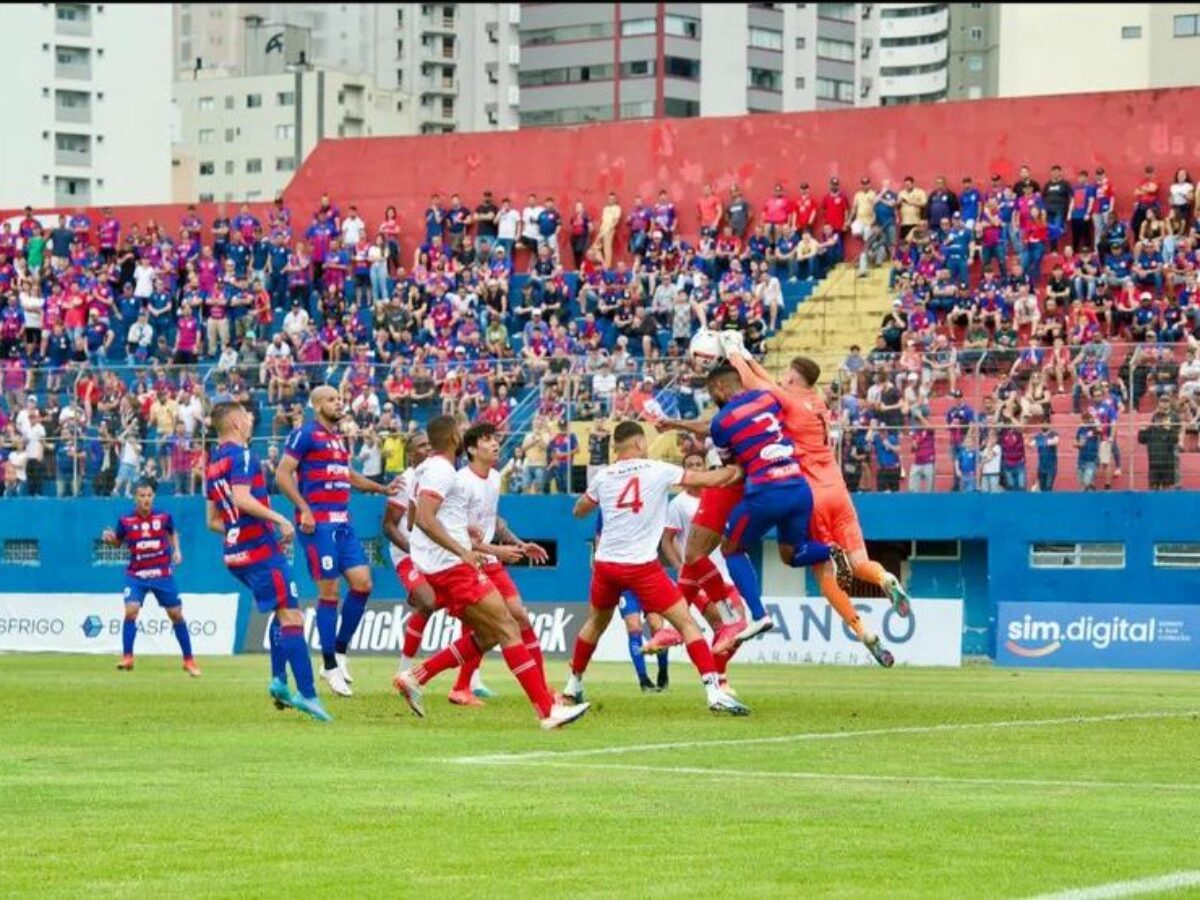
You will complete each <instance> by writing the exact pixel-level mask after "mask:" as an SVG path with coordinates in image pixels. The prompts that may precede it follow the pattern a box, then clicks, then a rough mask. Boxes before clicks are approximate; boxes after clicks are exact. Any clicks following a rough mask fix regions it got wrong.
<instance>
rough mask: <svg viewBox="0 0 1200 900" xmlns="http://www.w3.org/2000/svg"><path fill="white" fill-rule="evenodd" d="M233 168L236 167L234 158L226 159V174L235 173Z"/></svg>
mask: <svg viewBox="0 0 1200 900" xmlns="http://www.w3.org/2000/svg"><path fill="white" fill-rule="evenodd" d="M233 168H234V166H233V160H232V159H227V160H225V174H226V175H232V174H233Z"/></svg>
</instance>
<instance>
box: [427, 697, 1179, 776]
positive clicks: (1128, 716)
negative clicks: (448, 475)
mask: <svg viewBox="0 0 1200 900" xmlns="http://www.w3.org/2000/svg"><path fill="white" fill-rule="evenodd" d="M1194 716H1200V711H1197V710H1188V711H1180V712H1140V713H1111V714H1109V715H1103V716H1068V717H1065V718H1060V719H1005V720H1001V721H998V722H957V723H954V722H948V723H943V724H940V725H902V726H897V727H895V728H871V729H865V730H860V731H808V732H800V733H799V734H781V735H775V736H773V737H754V738H714V739H712V740H706V741H674V742H664V743H658V744H626V745H623V746H616V747H593V748H591V749H588V750H533V751H530V752H528V753H494V754H488V755H484V756H452V757H447V758H443V759H439V760H435V761H436V762H443V763H446V762H450V763H463V764H468V765H469V764H472V763H482V764H494V763H506V762H521V761H524V760H546V759H572V758H578V757H581V756H619V755H621V754H625V753H650V752H653V751H655V750H690V749H694V748H697V747H703V748H709V747H751V746H761V745H764V744H792V743H802V742H807V741H843V740H849V739H851V738H871V737H891V736H893V735H903V734H944V733H953V732H958V731H991V730H1000V729H1006V728H1051V727H1055V726H1060V725H1093V724H1096V723H1100V722H1132V721H1139V720H1144V719H1186V718H1192V717H1194Z"/></svg>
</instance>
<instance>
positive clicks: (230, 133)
mask: <svg viewBox="0 0 1200 900" xmlns="http://www.w3.org/2000/svg"><path fill="white" fill-rule="evenodd" d="M237 134H238V130H237V129H236V128H226V129H225V143H227V144H232V143H233V139H234V138H235V137H237Z"/></svg>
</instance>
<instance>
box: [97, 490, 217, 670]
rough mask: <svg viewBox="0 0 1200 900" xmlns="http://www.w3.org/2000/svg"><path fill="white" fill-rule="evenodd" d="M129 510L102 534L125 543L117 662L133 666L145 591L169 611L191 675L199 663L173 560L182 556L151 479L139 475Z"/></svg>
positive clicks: (113, 542) (124, 667) (176, 534)
mask: <svg viewBox="0 0 1200 900" xmlns="http://www.w3.org/2000/svg"><path fill="white" fill-rule="evenodd" d="M133 496H134V503H135V506H134V508H133V512H132V513H129V514H128V515H124V516H121V518H120V519H118V520H117V527H116V528H115V529H114V528H106V529H104V533H103V534H102V535H101V540H103V541H104V542H105V543H106V544H111V545H112V546H114V547H119V546H121V545H122V544H125V545H126V546H128V548H129V565H128V566H127V567H126V569H125V621H124V623H123V624H122V627H121V661H120V662H119V663H117V668H118V669H120V670H122V671H124V672H129V671H132V670H133V640H134V638H135V637H137V620H138V616H139V615H140V614H141V612H142V603H143V602H145V599H146V595H147V594H153V595H154V599H155V600H157V601H158V605H159V606H161V607H162V608H163V609H165V610H166V611H167V617H168V618H169V619H170V620H171V629H172V631H174V632H175V640H177V641H179V650H180V652H182V653H183V670H184V671H185V672H187V673H188V674H189V675H191V676H192V677H193V678H199V677H200V669H199V668H198V667H197V666H196V660H195V659H193V658H192V638H191V635H189V634H188V627H187V622H186V621H184V618H183V603H182V601H181V600H180V599H179V590H178V588H176V587H175V575H174V573H173V571H172V568H173V567H174V566H177V565H179V564H180V563H182V562H183V554H182V553H181V552H180V550H179V532H177V531H176V530H175V523H174V521H173V520H172V519H171V514H170V513H164V512H156V511H155V509H154V485H152V484H150V483H149V482H146V481H143V482H141V483H140V484H139V485H138V486H137V490H135V491H134V495H133Z"/></svg>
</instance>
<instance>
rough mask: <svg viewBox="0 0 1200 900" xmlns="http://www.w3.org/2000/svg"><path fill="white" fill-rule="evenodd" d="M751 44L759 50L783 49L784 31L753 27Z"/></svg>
mask: <svg viewBox="0 0 1200 900" xmlns="http://www.w3.org/2000/svg"><path fill="white" fill-rule="evenodd" d="M750 46H751V47H757V48H758V49H759V50H778V51H780V52H782V51H783V32H782V31H775V30H774V29H772V28H753V27H752V28H751V29H750Z"/></svg>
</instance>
